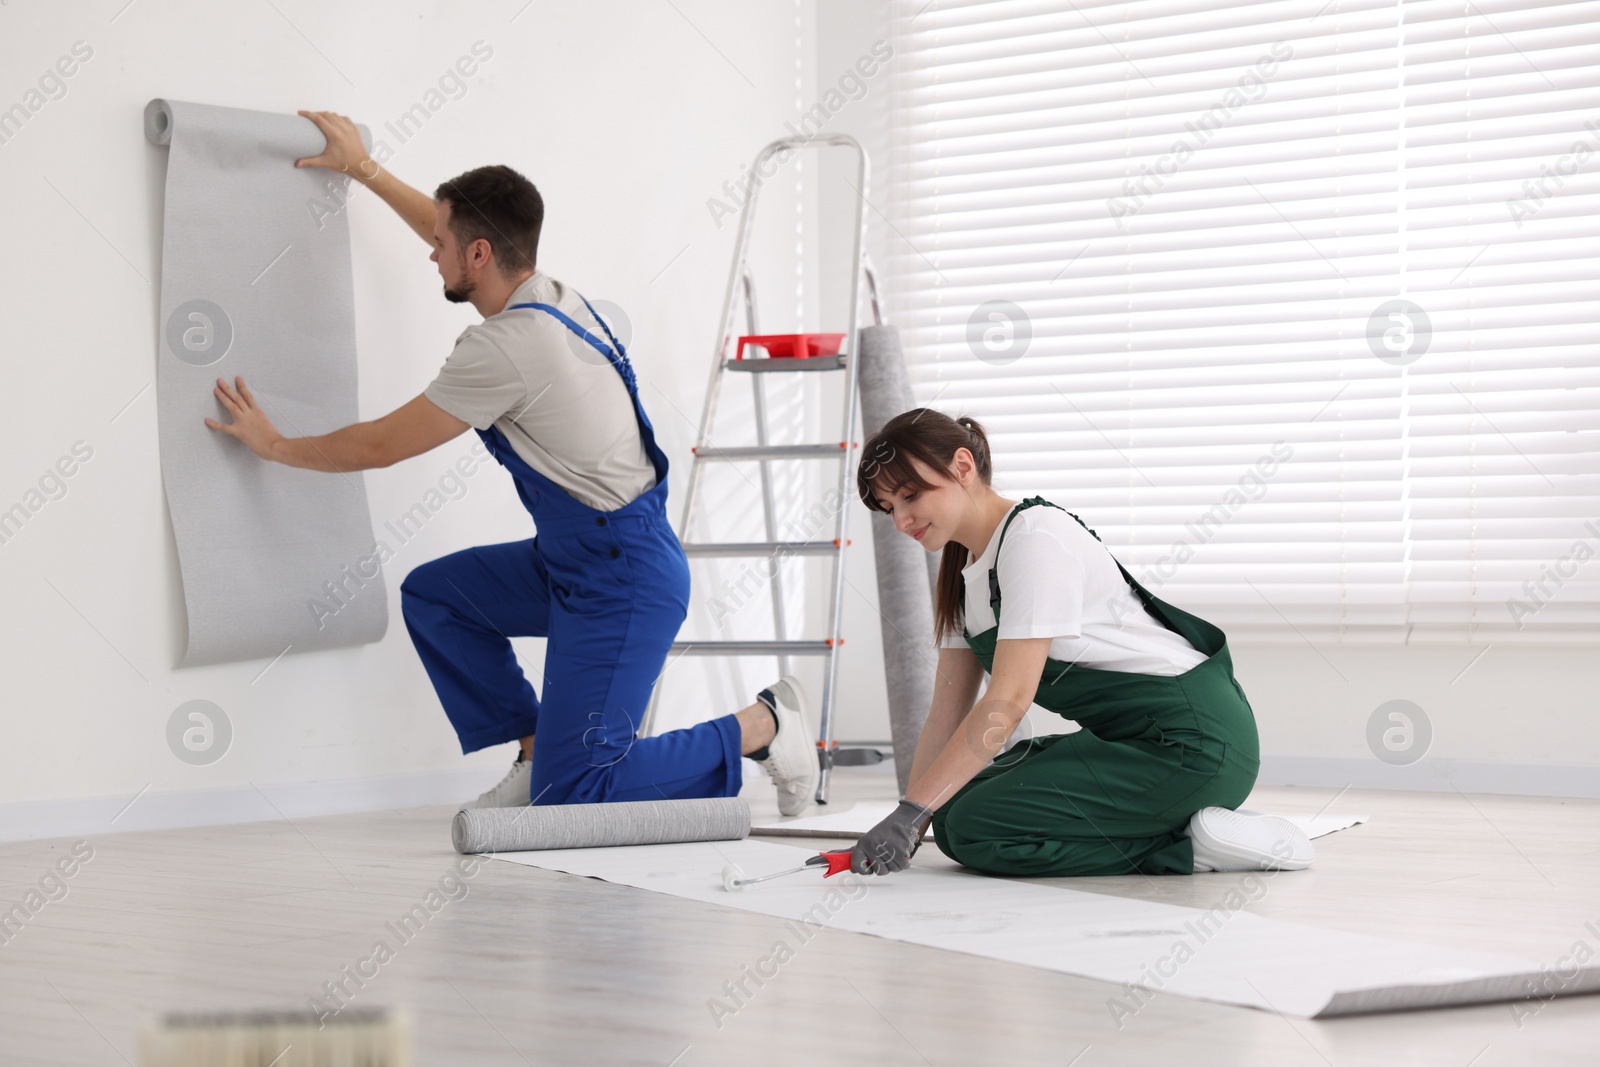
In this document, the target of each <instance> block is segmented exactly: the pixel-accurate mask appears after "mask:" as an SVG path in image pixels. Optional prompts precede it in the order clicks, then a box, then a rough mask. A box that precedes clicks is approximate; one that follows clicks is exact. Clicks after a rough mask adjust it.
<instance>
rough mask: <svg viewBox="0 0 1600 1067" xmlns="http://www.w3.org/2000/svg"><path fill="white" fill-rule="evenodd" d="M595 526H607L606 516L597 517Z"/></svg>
mask: <svg viewBox="0 0 1600 1067" xmlns="http://www.w3.org/2000/svg"><path fill="white" fill-rule="evenodd" d="M594 524H595V525H596V526H604V525H605V524H606V517H605V516H604V515H597V516H595V520H594Z"/></svg>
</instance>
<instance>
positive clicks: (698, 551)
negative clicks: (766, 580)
mask: <svg viewBox="0 0 1600 1067" xmlns="http://www.w3.org/2000/svg"><path fill="white" fill-rule="evenodd" d="M846 543H848V541H847V542H846ZM837 551H839V542H837V541H728V542H725V543H723V544H715V543H707V544H696V545H684V546H683V554H684V555H686V556H767V555H777V554H779V553H782V554H784V555H792V556H827V555H831V554H833V553H834V552H837Z"/></svg>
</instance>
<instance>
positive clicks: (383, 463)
mask: <svg viewBox="0 0 1600 1067" xmlns="http://www.w3.org/2000/svg"><path fill="white" fill-rule="evenodd" d="M364 452H365V453H366V454H365V455H364V456H363V457H362V462H361V469H362V470H378V469H381V468H383V467H392V466H394V465H395V464H396V463H399V462H400V461H401V460H402V459H404V458H405V457H404V456H402V455H401V454H400V451H399V450H398V449H396V448H395V447H394V445H393V443H392V442H389V441H386V440H384V439H383V438H381V437H380V438H377V439H376V440H373V441H371V442H369V443H368V444H367V447H366V448H365V449H364Z"/></svg>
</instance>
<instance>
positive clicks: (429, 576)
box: [400, 559, 449, 612]
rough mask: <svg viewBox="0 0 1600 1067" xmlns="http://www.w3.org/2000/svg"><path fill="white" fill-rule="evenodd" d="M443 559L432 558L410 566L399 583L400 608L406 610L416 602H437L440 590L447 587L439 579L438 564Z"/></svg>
mask: <svg viewBox="0 0 1600 1067" xmlns="http://www.w3.org/2000/svg"><path fill="white" fill-rule="evenodd" d="M442 562H444V561H443V560H437V559H436V560H432V561H431V562H428V563H423V564H419V565H418V566H415V567H413V568H411V571H410V573H409V574H407V575H406V576H405V579H404V580H403V581H401V583H400V610H401V611H402V612H405V611H407V609H408V608H409V607H414V606H415V605H417V604H418V603H437V602H438V601H439V600H440V590H441V589H447V588H449V586H448V584H447V583H446V582H444V581H443V580H442V579H441V576H440V573H439V572H440V566H439V564H440V563H442Z"/></svg>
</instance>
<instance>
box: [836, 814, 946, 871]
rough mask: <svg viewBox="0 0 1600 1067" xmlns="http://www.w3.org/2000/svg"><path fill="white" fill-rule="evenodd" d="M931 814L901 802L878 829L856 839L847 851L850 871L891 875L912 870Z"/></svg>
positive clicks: (873, 829)
mask: <svg viewBox="0 0 1600 1067" xmlns="http://www.w3.org/2000/svg"><path fill="white" fill-rule="evenodd" d="M932 821H933V812H931V811H929V810H928V809H927V808H925V807H923V806H922V805H921V804H917V803H914V802H912V801H910V800H902V801H901V802H900V806H899V807H897V808H895V809H894V810H893V811H892V812H890V813H889V815H888V817H887V818H885V819H884V820H883V821H882V822H880V823H879V824H878V825H876V826H874V827H873V828H872V829H870V830H868V831H867V832H866V833H864V834H862V835H861V836H860V837H859V838H857V839H856V846H855V848H853V849H851V850H850V869H851V870H852V871H854V872H855V873H856V874H893V873H894V872H895V871H903V870H905V869H906V868H907V867H909V866H911V857H912V856H913V855H915V854H916V851H917V848H918V846H920V845H921V844H922V832H923V831H924V830H926V829H927V828H928V824H929V823H931V822H932Z"/></svg>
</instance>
